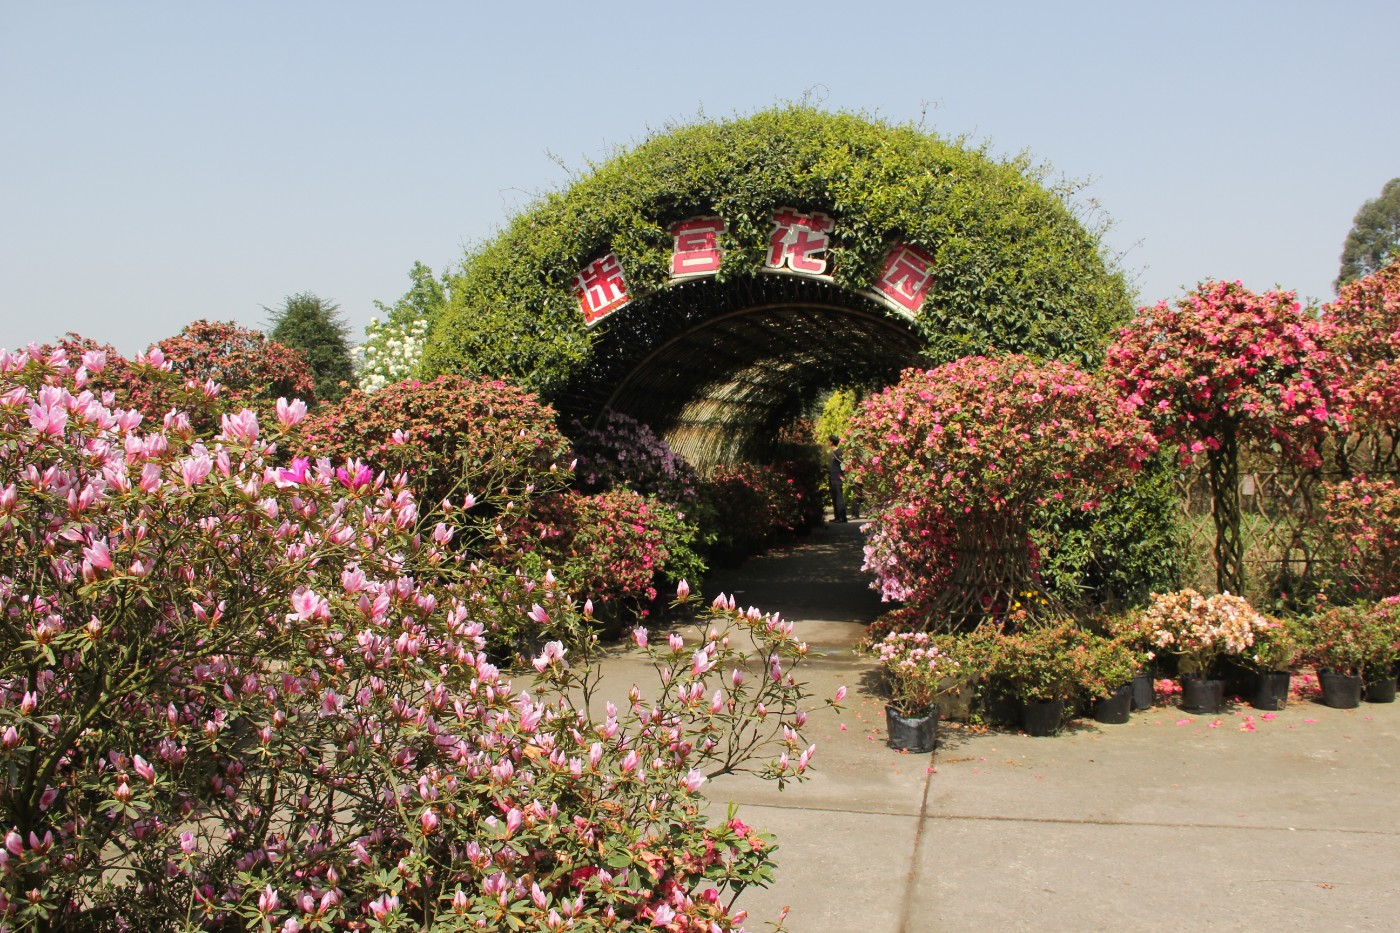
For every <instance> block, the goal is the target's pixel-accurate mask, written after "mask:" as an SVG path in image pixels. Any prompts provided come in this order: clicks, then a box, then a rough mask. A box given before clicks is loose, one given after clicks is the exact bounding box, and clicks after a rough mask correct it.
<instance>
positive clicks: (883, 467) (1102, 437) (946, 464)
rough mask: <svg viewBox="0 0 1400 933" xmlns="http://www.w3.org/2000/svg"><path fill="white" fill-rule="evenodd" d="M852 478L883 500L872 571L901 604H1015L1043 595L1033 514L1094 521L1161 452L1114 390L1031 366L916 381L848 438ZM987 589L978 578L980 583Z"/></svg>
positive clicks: (972, 366)
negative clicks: (1051, 510) (961, 596)
mask: <svg viewBox="0 0 1400 933" xmlns="http://www.w3.org/2000/svg"><path fill="white" fill-rule="evenodd" d="M846 446H847V450H848V452H849V453H848V456H849V460H848V473H849V474H850V476H851V479H852V481H853V482H854V483H856V484H859V485H861V486H862V487H863V488H864V490H865V494H866V496H867V497H868V498H872V499H873V500H874V502H875V509H874V520H873V521H872V522H871V525H870V527H869V528H868V529H867V534H868V535H869V536H870V541H871V544H872V547H871V550H870V553H869V555H868V557H867V562H868V564H869V565H871V566H875V567H877V568H878V575H877V580H876V583H877V585H878V586H879V587H880V588H881V589H882V590H883V591H884V592H885V594H886V595H888V596H892V597H896V596H897V597H900V598H904V599H906V600H919V601H922V602H928V601H931V600H932V599H934V598H935V597H937V596H938V595H939V594H940V591H945V590H946V589H947V588H948V587H950V586H952V585H953V582H952V581H954V580H956V579H957V574H958V572H959V571H958V562H959V561H963V562H965V565H964V566H963V568H962V572H963V575H964V576H965V577H968V580H965V581H963V582H971V583H977V584H987V585H988V586H989V587H990V588H992V589H997V590H999V591H1000V597H999V598H1000V599H1001V600H1002V602H1003V603H1005V604H998V605H987V604H983V605H982V606H981V609H982V610H984V611H985V612H987V613H990V614H996V613H999V612H1005V611H1008V610H1009V609H1010V605H1009V603H1007V602H1006V600H1007V599H1009V598H1019V595H1020V593H1021V592H1023V591H1027V590H1032V589H1035V581H1034V579H1033V570H1032V567H1031V548H1030V543H1029V539H1030V533H1031V525H1032V521H1033V516H1034V514H1035V512H1036V511H1037V509H1039V508H1041V507H1043V506H1044V505H1045V504H1046V503H1048V502H1052V501H1055V502H1068V503H1069V504H1071V505H1073V506H1075V507H1078V508H1080V509H1083V510H1092V509H1094V508H1095V507H1096V506H1097V504H1098V500H1099V498H1100V497H1101V496H1102V495H1104V493H1105V491H1107V490H1109V489H1112V488H1114V487H1116V486H1118V485H1121V484H1122V483H1124V482H1126V481H1127V480H1128V479H1129V478H1130V477H1131V475H1132V473H1133V472H1134V471H1135V470H1136V469H1138V468H1139V467H1140V466H1141V464H1142V463H1143V462H1144V461H1145V460H1146V459H1147V458H1148V457H1149V456H1151V454H1152V453H1153V451H1154V450H1155V449H1156V441H1155V439H1154V437H1153V436H1152V435H1151V433H1149V432H1148V431H1147V429H1146V426H1145V425H1144V424H1143V422H1141V421H1140V420H1138V419H1137V418H1136V417H1135V416H1134V415H1133V414H1132V413H1131V412H1129V411H1128V410H1127V408H1126V406H1125V405H1124V404H1123V403H1122V401H1121V400H1120V399H1119V398H1118V397H1117V396H1116V395H1115V394H1114V392H1113V391H1112V390H1111V389H1110V388H1109V387H1107V386H1105V385H1103V384H1102V383H1100V382H1098V381H1097V380H1095V379H1094V378H1093V377H1092V376H1090V375H1088V374H1086V373H1084V372H1082V371H1080V370H1078V369H1076V368H1075V367H1073V366H1071V365H1069V364H1066V363H1058V362H1045V363H1038V362H1035V361H1033V360H1031V359H1029V358H1027V357H1023V356H1014V355H1013V356H1006V357H1001V358H995V359H994V358H988V357H969V358H966V359H962V360H958V361H956V362H954V363H949V364H946V365H944V366H941V367H939V368H937V369H933V370H927V371H923V370H907V371H906V372H905V373H904V375H903V376H902V377H901V379H900V381H899V383H898V384H897V385H895V386H892V387H891V388H889V389H886V390H885V391H884V392H883V393H881V394H879V395H876V396H873V397H871V398H869V399H867V400H866V401H865V403H864V405H863V407H862V410H861V412H860V413H859V414H858V415H857V416H856V417H855V419H854V420H853V421H852V425H851V431H850V434H849V435H848V436H847V441H846ZM973 578H980V579H973Z"/></svg>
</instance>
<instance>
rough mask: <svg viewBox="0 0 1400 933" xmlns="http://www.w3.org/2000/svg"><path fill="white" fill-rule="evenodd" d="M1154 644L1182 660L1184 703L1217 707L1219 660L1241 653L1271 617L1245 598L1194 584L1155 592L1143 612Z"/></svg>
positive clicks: (1205, 709) (1220, 704)
mask: <svg viewBox="0 0 1400 933" xmlns="http://www.w3.org/2000/svg"><path fill="white" fill-rule="evenodd" d="M1144 619H1145V622H1146V623H1147V624H1149V625H1151V626H1152V628H1153V636H1152V641H1153V644H1154V645H1155V646H1156V647H1157V648H1159V649H1161V650H1163V651H1169V652H1171V653H1172V654H1175V655H1177V656H1178V657H1179V658H1180V661H1181V670H1182V674H1183V680H1182V706H1183V707H1185V708H1186V709H1188V710H1192V711H1194V712H1200V713H1218V712H1220V710H1221V709H1223V708H1224V704H1225V696H1224V693H1225V682H1224V681H1223V680H1221V679H1220V678H1219V676H1218V673H1219V672H1218V671H1217V667H1216V666H1217V662H1219V660H1220V659H1221V658H1222V657H1224V656H1226V655H1231V656H1236V657H1238V656H1242V655H1244V654H1245V653H1246V652H1247V651H1249V649H1250V648H1251V647H1253V645H1254V641H1255V638H1256V637H1257V636H1258V634H1259V633H1261V632H1267V631H1268V630H1269V629H1270V626H1271V623H1270V622H1269V620H1268V619H1266V618H1265V617H1264V616H1263V615H1261V614H1260V613H1259V612H1257V611H1256V610H1255V609H1254V608H1253V607H1252V606H1250V605H1249V603H1248V602H1246V601H1245V600H1244V599H1242V598H1241V597H1239V596H1231V595H1230V594H1229V593H1221V594H1218V595H1216V596H1211V597H1208V598H1207V597H1205V596H1202V595H1201V594H1200V593H1198V592H1196V591H1195V590H1192V589H1186V590H1180V591H1178V592H1175V593H1166V594H1155V595H1154V596H1153V597H1152V602H1151V603H1150V604H1149V605H1148V607H1147V609H1146V611H1145V613H1144Z"/></svg>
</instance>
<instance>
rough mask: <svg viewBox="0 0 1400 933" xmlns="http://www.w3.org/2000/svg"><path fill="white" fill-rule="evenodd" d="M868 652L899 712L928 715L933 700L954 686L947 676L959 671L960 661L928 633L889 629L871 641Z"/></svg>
mask: <svg viewBox="0 0 1400 933" xmlns="http://www.w3.org/2000/svg"><path fill="white" fill-rule="evenodd" d="M869 654H870V655H871V656H872V657H874V659H875V660H876V662H877V663H878V664H879V665H880V668H881V670H882V671H883V672H884V674H885V677H886V680H887V681H888V684H889V690H890V697H891V699H890V705H891V706H893V707H894V708H895V709H896V710H897V711H898V712H899V713H900V715H903V716H908V717H911V718H913V717H919V716H927V715H928V714H929V711H930V710H931V709H932V708H933V704H934V702H935V701H936V700H937V699H938V698H939V697H940V696H942V695H943V694H945V693H948V692H950V691H952V690H954V689H956V688H957V683H956V681H951V680H950V678H953V677H956V676H957V675H958V673H959V669H960V664H959V662H958V661H957V660H956V659H955V658H953V657H951V656H949V655H948V654H947V653H946V652H945V651H944V650H943V648H941V647H940V646H939V645H938V643H937V641H936V640H935V638H934V636H932V635H930V634H928V633H927V632H891V633H890V634H889V635H886V636H885V637H884V638H882V639H880V640H879V641H877V642H874V643H873V644H871V646H870V648H869Z"/></svg>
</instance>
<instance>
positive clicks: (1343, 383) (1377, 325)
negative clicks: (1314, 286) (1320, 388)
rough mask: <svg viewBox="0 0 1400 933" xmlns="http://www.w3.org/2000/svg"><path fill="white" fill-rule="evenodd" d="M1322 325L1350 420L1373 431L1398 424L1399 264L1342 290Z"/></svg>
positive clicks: (1325, 308) (1326, 311)
mask: <svg viewBox="0 0 1400 933" xmlns="http://www.w3.org/2000/svg"><path fill="white" fill-rule="evenodd" d="M1322 322H1323V326H1324V327H1325V328H1327V330H1326V331H1325V332H1326V333H1328V336H1329V338H1330V340H1329V349H1330V350H1331V351H1332V352H1331V354H1330V361H1331V362H1332V364H1333V366H1334V368H1335V371H1336V376H1337V379H1338V382H1339V385H1340V388H1341V389H1342V390H1343V391H1344V393H1345V399H1346V402H1347V404H1348V407H1349V411H1350V413H1351V415H1352V417H1353V418H1354V419H1355V420H1357V421H1358V422H1360V424H1361V425H1363V426H1365V427H1368V428H1372V429H1374V428H1386V427H1390V426H1392V425H1395V424H1396V423H1400V362H1397V360H1400V260H1396V261H1395V262H1392V263H1391V264H1390V265H1388V266H1386V267H1385V268H1384V269H1381V270H1380V271H1378V272H1374V273H1372V274H1371V275H1367V276H1364V277H1362V278H1360V279H1356V280H1354V281H1352V282H1349V283H1347V284H1346V285H1344V286H1342V290H1341V292H1340V294H1338V295H1337V300H1336V301H1334V302H1332V303H1331V304H1328V305H1324V306H1323V309H1322Z"/></svg>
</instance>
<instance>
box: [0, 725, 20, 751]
mask: <svg viewBox="0 0 1400 933" xmlns="http://www.w3.org/2000/svg"><path fill="white" fill-rule="evenodd" d="M16 748H19V731H18V730H17V729H15V727H14V726H6V727H5V731H4V733H3V734H0V749H4V750H5V751H7V752H12V751H14V750H15V749H16Z"/></svg>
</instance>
